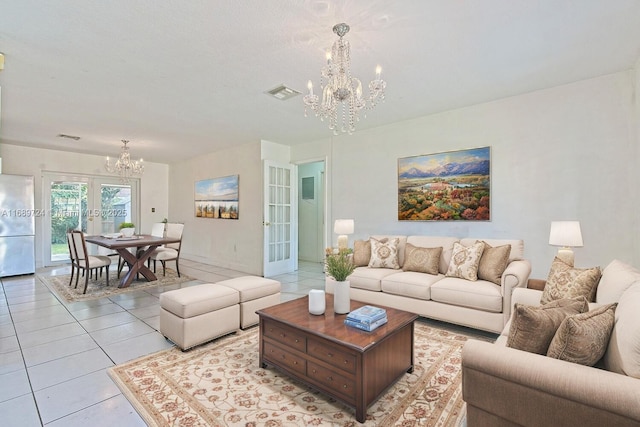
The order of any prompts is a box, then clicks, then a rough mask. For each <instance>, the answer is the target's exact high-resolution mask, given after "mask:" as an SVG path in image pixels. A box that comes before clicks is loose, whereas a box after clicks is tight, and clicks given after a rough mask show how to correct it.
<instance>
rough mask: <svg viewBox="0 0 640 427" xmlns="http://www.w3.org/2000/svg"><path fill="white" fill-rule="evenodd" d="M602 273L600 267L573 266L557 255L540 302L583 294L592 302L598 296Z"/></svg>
mask: <svg viewBox="0 0 640 427" xmlns="http://www.w3.org/2000/svg"><path fill="white" fill-rule="evenodd" d="M601 275H602V272H601V271H600V267H593V268H573V267H572V266H570V265H569V264H567V263H566V262H564V261H562V260H561V259H560V258H558V257H555V258H554V260H553V263H552V264H551V270H550V271H549V277H548V278H547V284H546V285H545V287H544V291H543V292H542V298H540V303H541V304H546V303H548V302H550V301H554V300H557V299H562V298H575V297H579V296H583V297H585V298H586V299H587V301H589V302H591V301H593V299H594V297H595V296H596V290H597V288H598V282H599V281H600V276H601Z"/></svg>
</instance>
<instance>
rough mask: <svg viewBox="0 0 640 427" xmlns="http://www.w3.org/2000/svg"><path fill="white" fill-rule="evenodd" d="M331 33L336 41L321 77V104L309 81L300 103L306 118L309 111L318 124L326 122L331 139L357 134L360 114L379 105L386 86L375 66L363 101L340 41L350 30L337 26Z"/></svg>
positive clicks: (347, 52)
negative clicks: (373, 74)
mask: <svg viewBox="0 0 640 427" xmlns="http://www.w3.org/2000/svg"><path fill="white" fill-rule="evenodd" d="M333 32H334V33H336V34H337V35H338V37H339V39H338V40H336V41H335V42H334V43H333V46H332V47H331V52H327V65H325V66H324V67H323V68H322V70H321V73H320V75H321V77H320V92H321V93H322V100H320V99H319V97H318V95H315V94H314V93H313V83H311V80H309V83H308V85H307V87H308V88H309V93H308V94H307V95H305V96H304V99H303V101H304V105H305V107H304V115H305V117H306V116H307V107H308V108H311V110H313V111H314V112H315V113H316V116H318V117H320V120H322V121H324V120H325V119H327V120H328V121H329V129H331V130H333V133H334V135H337V134H338V130H340V131H341V132H348V133H349V134H351V133H353V132H354V131H355V130H356V122H357V121H358V120H360V118H359V113H360V110H362V109H363V108H366V109H372V108H373V107H375V106H376V105H377V103H378V102H379V101H384V90H385V88H386V87H387V83H386V82H385V81H384V80H382V79H380V72H381V68H380V66H378V67H377V68H376V78H375V79H374V80H371V81H370V82H369V97H368V98H364V97H363V94H362V83H361V82H360V80H359V79H357V78H355V77H352V76H351V53H350V47H349V42H348V41H347V40H345V39H344V38H343V37H344V35H345V34H347V33H348V32H349V26H348V25H347V24H344V23H342V24H336V25H334V26H333ZM340 107H342V108H340ZM340 110H342V112H341V113H340Z"/></svg>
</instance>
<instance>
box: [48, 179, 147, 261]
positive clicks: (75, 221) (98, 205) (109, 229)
mask: <svg viewBox="0 0 640 427" xmlns="http://www.w3.org/2000/svg"><path fill="white" fill-rule="evenodd" d="M43 177H44V185H43V190H44V191H43V193H44V202H45V205H46V206H45V209H46V212H49V213H50V215H47V217H46V219H45V221H44V223H43V229H44V240H43V241H44V242H45V244H44V248H43V249H44V251H43V258H44V265H45V266H51V265H56V264H60V263H66V262H68V261H69V247H68V245H67V237H66V232H67V230H81V231H83V232H85V233H87V234H107V233H114V232H117V231H118V229H119V225H120V223H122V222H134V223H136V222H138V221H139V210H138V187H139V180H132V181H130V182H128V183H122V182H121V181H120V180H119V179H118V178H115V177H114V178H112V177H99V176H71V175H62V174H54V173H47V174H44V176H43ZM90 251H93V252H95V253H98V254H100V253H101V252H104V251H106V249H104V248H97V249H96V248H94V247H93V246H92V247H91V248H90ZM107 252H108V251H107Z"/></svg>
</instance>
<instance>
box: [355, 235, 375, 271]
mask: <svg viewBox="0 0 640 427" xmlns="http://www.w3.org/2000/svg"><path fill="white" fill-rule="evenodd" d="M370 259H371V243H369V241H368V240H356V241H355V242H353V263H354V264H355V266H356V267H365V266H367V265H369V260H370Z"/></svg>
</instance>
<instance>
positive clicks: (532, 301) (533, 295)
mask: <svg viewBox="0 0 640 427" xmlns="http://www.w3.org/2000/svg"><path fill="white" fill-rule="evenodd" d="M541 298H542V291H539V290H537V289H529V288H518V289H514V290H513V293H512V294H511V307H513V306H514V305H516V303H519V304H525V305H533V306H538V305H540V299H541Z"/></svg>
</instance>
